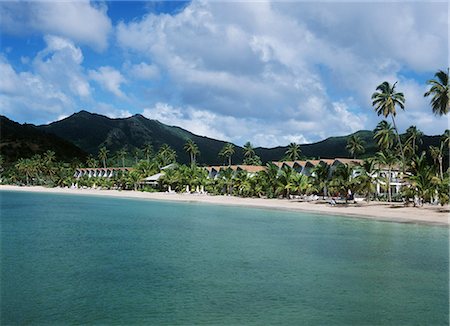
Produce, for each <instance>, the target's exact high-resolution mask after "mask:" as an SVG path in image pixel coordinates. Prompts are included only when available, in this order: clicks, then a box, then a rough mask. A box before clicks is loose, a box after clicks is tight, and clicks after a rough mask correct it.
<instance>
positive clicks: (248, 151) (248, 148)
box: [243, 141, 255, 158]
mask: <svg viewBox="0 0 450 326" xmlns="http://www.w3.org/2000/svg"><path fill="white" fill-rule="evenodd" d="M243 151H244V157H245V158H247V157H248V158H252V157H253V156H254V155H255V149H254V148H253V145H252V143H250V142H249V141H248V142H246V143H245V144H244V148H243Z"/></svg>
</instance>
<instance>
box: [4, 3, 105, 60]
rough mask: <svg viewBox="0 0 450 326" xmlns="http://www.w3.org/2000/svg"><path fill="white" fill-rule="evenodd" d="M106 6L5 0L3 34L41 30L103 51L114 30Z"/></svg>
mask: <svg viewBox="0 0 450 326" xmlns="http://www.w3.org/2000/svg"><path fill="white" fill-rule="evenodd" d="M106 11H107V8H106V6H105V5H103V4H100V3H97V4H94V3H92V2H90V1H88V0H78V1H31V2H23V1H1V2H0V16H1V17H2V19H0V27H1V29H2V32H3V33H10V34H29V33H33V32H40V33H43V34H53V35H58V36H61V37H65V38H69V39H71V40H74V41H76V42H79V43H81V44H86V45H89V46H91V47H92V48H94V49H96V50H98V51H103V50H105V49H106V47H107V46H108V36H109V34H110V32H111V30H112V24H111V20H110V19H109V17H108V15H107V12H106Z"/></svg>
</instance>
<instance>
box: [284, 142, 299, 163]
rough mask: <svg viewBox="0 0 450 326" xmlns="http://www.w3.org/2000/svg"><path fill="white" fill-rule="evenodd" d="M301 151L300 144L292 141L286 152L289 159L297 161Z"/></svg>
mask: <svg viewBox="0 0 450 326" xmlns="http://www.w3.org/2000/svg"><path fill="white" fill-rule="evenodd" d="M300 153H301V149H300V145H298V144H297V143H290V144H289V145H288V149H287V150H286V153H285V154H286V157H287V159H288V160H290V161H296V160H298V159H299V158H300Z"/></svg>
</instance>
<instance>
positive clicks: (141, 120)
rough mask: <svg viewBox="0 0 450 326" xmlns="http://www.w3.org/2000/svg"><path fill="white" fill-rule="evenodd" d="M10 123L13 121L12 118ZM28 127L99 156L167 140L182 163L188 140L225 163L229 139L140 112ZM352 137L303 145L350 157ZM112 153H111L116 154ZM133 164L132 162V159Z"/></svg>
mask: <svg viewBox="0 0 450 326" xmlns="http://www.w3.org/2000/svg"><path fill="white" fill-rule="evenodd" d="M8 121H10V120H8ZM10 122H11V123H12V121H10ZM16 125H18V124H16ZM19 126H20V125H19ZM25 127H26V128H28V129H30V130H38V131H41V132H45V133H44V134H45V135H48V134H54V135H55V136H57V137H56V138H55V139H60V138H62V139H64V140H66V141H67V142H70V143H72V144H74V145H76V146H78V147H79V148H81V149H82V151H84V152H87V153H90V154H92V155H94V156H96V155H97V153H98V149H99V148H100V147H101V146H106V147H107V148H108V150H109V151H110V153H111V154H114V152H116V151H117V150H119V149H122V148H123V147H124V146H126V147H127V149H128V152H131V151H132V150H133V149H134V148H136V147H137V148H142V147H143V145H144V144H145V143H147V142H149V143H151V144H152V145H153V147H154V149H155V151H157V150H158V149H159V147H160V146H161V145H162V144H164V143H166V144H168V145H170V146H171V147H172V148H173V149H175V150H176V152H177V155H178V158H177V160H178V161H179V162H180V163H188V162H189V156H188V154H187V153H186V152H185V151H184V149H183V147H184V144H185V143H186V141H187V140H188V139H192V140H193V141H194V142H195V143H196V144H197V145H198V147H199V150H200V152H201V155H200V156H199V157H198V162H199V163H200V164H208V165H216V164H222V163H224V162H225V159H222V158H219V157H218V153H219V152H220V150H221V149H222V147H223V146H224V145H225V144H226V142H224V141H221V140H216V139H212V138H208V137H202V136H198V135H195V134H193V133H191V132H189V131H187V130H184V129H182V128H179V127H174V126H168V125H165V124H163V123H161V122H159V121H157V120H150V119H147V118H145V117H144V116H142V115H139V114H137V115H134V116H132V117H129V118H122V119H111V118H108V117H105V116H103V115H99V114H94V113H89V112H87V111H80V112H78V113H75V114H73V115H71V116H70V117H67V118H65V119H63V120H60V121H55V122H53V123H50V124H48V125H41V126H37V127H35V126H31V125H25ZM354 134H355V135H357V136H359V137H361V138H362V139H363V140H364V141H365V148H366V152H365V153H364V154H363V155H362V157H369V156H373V155H374V154H375V152H376V145H375V142H374V140H373V132H372V131H369V130H361V131H357V132H356V133H354ZM349 136H351V135H348V136H340V137H330V138H327V139H325V140H322V141H319V142H317V143H312V144H302V145H301V146H300V148H301V151H302V155H303V156H306V157H308V158H335V157H350V156H349V153H348V151H347V150H346V148H345V147H346V145H347V139H348V137H349ZM58 137H59V138H58ZM422 140H423V144H419V152H421V151H422V150H427V149H428V147H429V146H430V145H434V146H437V145H438V144H439V141H440V136H423V137H422ZM67 142H66V143H65V144H66V146H68V144H69V143H67ZM69 145H70V144H69ZM55 146H56V145H55ZM63 147H64V146H63ZM73 148H76V147H75V146H73V147H72V149H71V150H73ZM286 149H287V147H281V146H280V147H275V148H262V147H258V148H256V149H255V152H256V154H257V155H259V156H260V157H261V160H262V162H263V163H266V162H268V161H278V160H280V159H282V158H283V157H284V155H285V152H286ZM68 150H69V149H68ZM235 151H236V153H235V155H233V163H241V162H242V160H243V155H242V147H239V146H236V148H235ZM22 152H24V151H22ZM111 154H110V156H112V155H111ZM130 156H131V155H130ZM69 157H70V156H69ZM129 163H131V159H130V162H129Z"/></svg>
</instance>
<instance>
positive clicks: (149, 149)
mask: <svg viewBox="0 0 450 326" xmlns="http://www.w3.org/2000/svg"><path fill="white" fill-rule="evenodd" d="M142 152H143V153H144V155H145V157H146V159H147V163H150V157H151V156H152V155H153V146H152V144H150V143H145V144H144V147H143V148H142Z"/></svg>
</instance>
